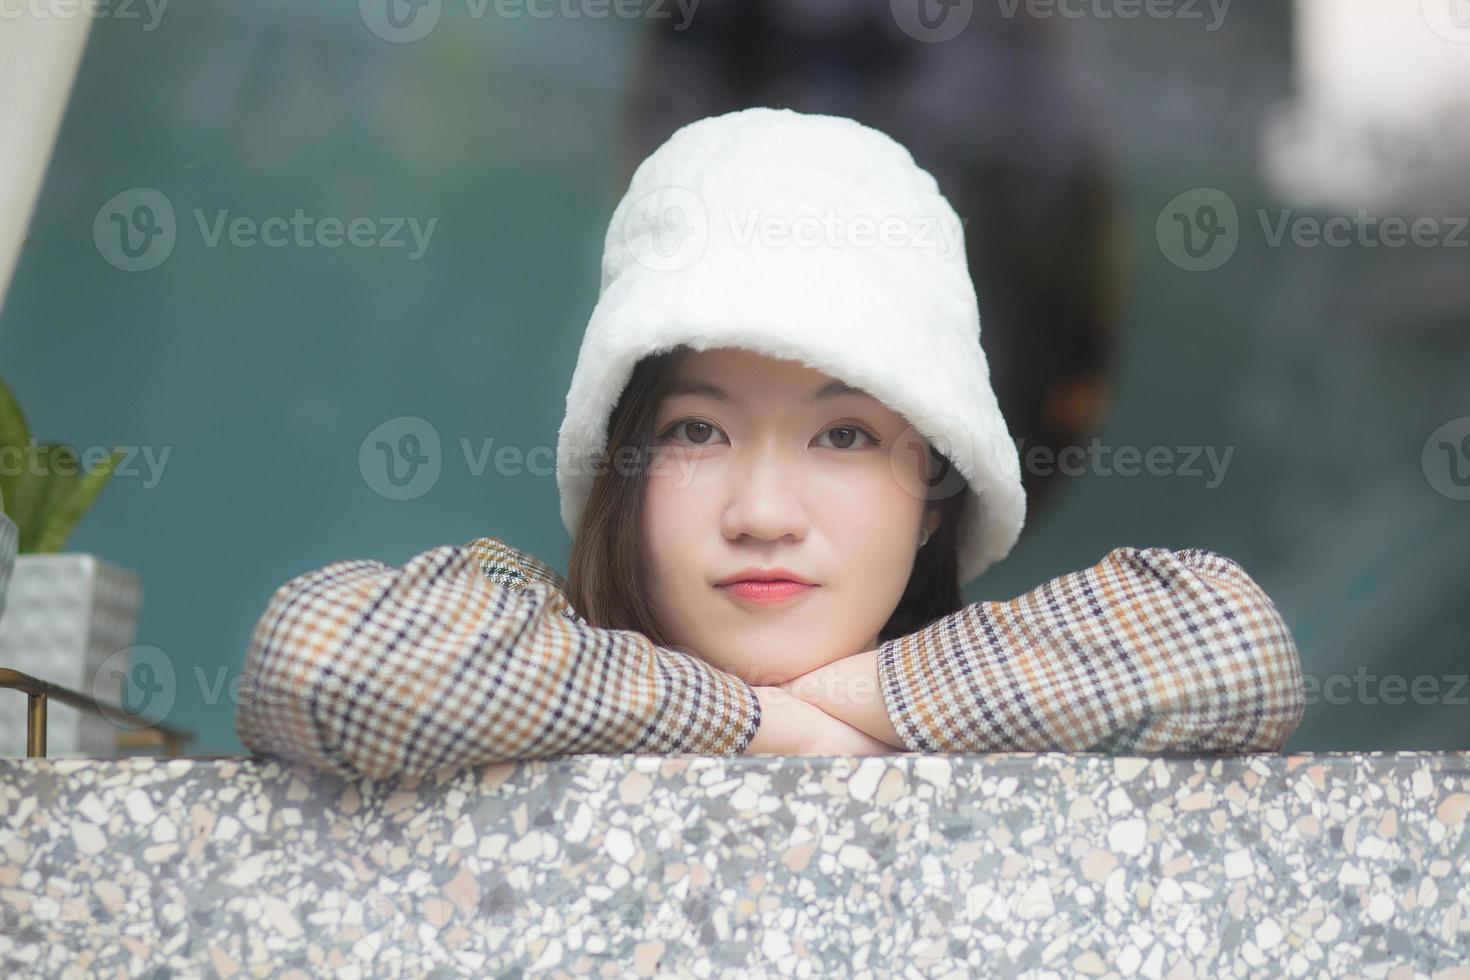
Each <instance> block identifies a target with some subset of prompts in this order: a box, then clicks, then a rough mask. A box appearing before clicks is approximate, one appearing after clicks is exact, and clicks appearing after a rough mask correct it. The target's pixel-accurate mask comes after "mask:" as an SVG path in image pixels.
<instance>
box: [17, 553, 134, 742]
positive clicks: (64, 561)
mask: <svg viewBox="0 0 1470 980" xmlns="http://www.w3.org/2000/svg"><path fill="white" fill-rule="evenodd" d="M142 599H143V591H142V586H141V583H140V582H139V580H138V575H137V573H135V572H131V571H128V570H127V569H125V568H118V567H117V566H115V565H109V564H107V563H106V562H104V561H100V560H99V559H98V558H97V557H96V556H94V555H85V554H59V555H21V556H20V557H19V558H17V559H16V560H15V570H14V572H13V573H12V575H11V578H10V590H9V596H8V598H7V599H6V601H5V606H4V610H3V612H0V667H11V668H13V669H15V670H19V671H23V672H25V673H27V674H31V675H32V676H35V677H39V678H41V679H42V680H45V681H50V682H51V683H53V684H60V685H61V686H62V687H69V688H71V689H72V690H74V691H80V692H82V693H84V694H91V693H92V691H93V687H92V682H93V677H94V675H95V674H96V671H97V668H98V667H99V666H100V665H101V664H102V662H103V661H104V660H106V659H107V658H108V657H109V656H111V655H112V654H114V653H116V652H117V651H119V650H124V649H126V648H127V647H129V646H131V645H132V642H133V634H134V631H135V629H136V628H137V622H138V607H139V605H141V603H142ZM25 717H26V698H25V695H23V694H21V693H20V692H18V691H9V690H0V757H15V756H23V755H25V748H26V745H25V729H26V726H25ZM119 731H120V729H119V728H118V727H117V726H116V725H114V724H113V723H112V722H110V721H109V720H107V719H106V718H104V717H102V716H101V715H98V714H95V713H93V712H83V711H79V710H77V709H75V708H72V707H71V706H69V705H65V704H58V703H56V702H55V701H51V702H50V703H49V704H48V705H47V720H46V735H47V737H46V754H47V755H48V756H54V757H61V756H101V757H110V756H115V755H117V754H118V753H117V735H118V732H119Z"/></svg>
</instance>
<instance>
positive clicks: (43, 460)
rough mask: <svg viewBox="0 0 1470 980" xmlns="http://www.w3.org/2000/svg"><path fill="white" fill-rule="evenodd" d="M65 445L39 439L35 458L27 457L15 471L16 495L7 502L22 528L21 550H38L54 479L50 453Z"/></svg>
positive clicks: (19, 526)
mask: <svg viewBox="0 0 1470 980" xmlns="http://www.w3.org/2000/svg"><path fill="white" fill-rule="evenodd" d="M62 448H63V447H62V446H61V444H60V443H56V442H43V443H39V444H38V445H37V447H36V449H37V451H36V454H35V456H34V458H32V457H29V456H27V457H24V458H23V460H22V465H21V467H20V472H19V473H18V474H17V475H16V479H15V497H14V499H13V501H12V502H11V503H10V504H8V505H7V506H8V507H9V508H10V516H11V519H13V520H14V521H15V524H16V527H17V529H18V530H19V531H20V541H19V550H20V553H21V554H29V553H33V552H35V551H36V550H37V546H36V545H37V542H38V541H39V540H40V538H41V514H42V512H43V511H44V510H45V507H46V495H47V493H48V492H49V484H50V483H51V481H52V480H53V479H55V477H54V476H53V474H52V469H51V457H52V455H53V454H55V453H56V452H57V451H58V450H60V449H62Z"/></svg>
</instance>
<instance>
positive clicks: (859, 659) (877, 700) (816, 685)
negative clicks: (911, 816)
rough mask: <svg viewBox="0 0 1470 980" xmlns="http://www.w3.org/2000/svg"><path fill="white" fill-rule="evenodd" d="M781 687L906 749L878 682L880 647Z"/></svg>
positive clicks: (896, 749)
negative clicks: (890, 716) (889, 713)
mask: <svg viewBox="0 0 1470 980" xmlns="http://www.w3.org/2000/svg"><path fill="white" fill-rule="evenodd" d="M780 690H783V691H785V692H786V693H788V694H790V695H791V696H792V697H795V698H798V699H800V700H802V701H805V702H806V703H807V704H809V705H811V706H813V707H815V708H817V709H818V710H820V711H822V712H823V713H824V714H826V715H828V716H829V717H832V718H835V719H837V720H838V721H841V722H842V723H843V724H845V725H847V726H848V727H850V728H855V729H857V730H858V731H860V732H863V733H865V734H866V735H868V736H869V737H870V738H872V739H873V740H874V741H877V742H879V743H881V744H883V745H887V746H888V747H889V749H890V750H891V751H894V752H903V751H906V749H905V746H904V742H903V739H901V738H900V737H899V735H898V731H897V730H896V729H894V727H893V721H892V720H891V719H890V718H889V716H888V705H887V703H886V702H885V701H884V700H883V693H882V691H881V690H880V686H879V683H878V651H877V650H866V651H864V652H862V653H858V654H854V655H853V656H851V657H844V658H843V659H841V660H837V661H834V662H832V663H830V664H827V665H826V666H825V667H818V668H817V669H816V670H813V671H810V672H808V673H805V674H802V675H801V676H800V677H793V678H792V679H791V680H789V681H787V682H785V683H784V684H781V685H780Z"/></svg>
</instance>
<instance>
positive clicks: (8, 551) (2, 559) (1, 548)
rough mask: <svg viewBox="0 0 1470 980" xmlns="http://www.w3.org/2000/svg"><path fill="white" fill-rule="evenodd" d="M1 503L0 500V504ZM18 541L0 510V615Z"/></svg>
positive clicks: (10, 522)
mask: <svg viewBox="0 0 1470 980" xmlns="http://www.w3.org/2000/svg"><path fill="white" fill-rule="evenodd" d="M3 503H4V501H3V500H0V504H3ZM19 543H20V533H19V532H18V531H17V530H16V527H15V522H14V521H12V520H11V519H10V518H9V517H7V516H5V512H4V511H0V616H4V615H5V590H6V587H8V586H9V585H10V569H11V567H12V566H13V565H14V564H15V549H16V546H17V545H18V544H19ZM0 666H4V665H3V664H0Z"/></svg>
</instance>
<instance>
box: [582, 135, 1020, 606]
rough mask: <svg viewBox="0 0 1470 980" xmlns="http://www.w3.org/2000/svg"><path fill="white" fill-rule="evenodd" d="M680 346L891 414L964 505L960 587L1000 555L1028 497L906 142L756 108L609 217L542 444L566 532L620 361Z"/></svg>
mask: <svg viewBox="0 0 1470 980" xmlns="http://www.w3.org/2000/svg"><path fill="white" fill-rule="evenodd" d="M680 344H687V345H689V346H690V347H692V348H694V349H696V350H707V349H710V348H715V347H742V348H746V349H749V350H754V351H757V352H760V353H763V354H768V355H770V356H773V357H779V358H785V359H790V360H795V361H800V362H802V363H804V364H806V365H807V366H809V367H812V368H815V369H817V370H819V371H822V372H823V373H825V374H829V375H831V376H832V377H834V378H838V379H840V380H842V381H844V382H846V383H847V384H850V385H853V386H855V387H858V388H861V389H863V390H864V391H866V392H868V393H869V394H870V395H872V396H873V397H874V398H877V399H878V400H880V401H881V402H883V403H884V404H885V405H887V406H888V407H889V408H891V409H892V410H893V411H895V412H898V413H899V414H900V415H903V416H904V417H905V418H906V419H907V420H908V422H909V423H910V424H911V425H912V426H913V427H914V429H915V430H917V431H918V432H919V433H921V434H922V435H923V436H924V437H925V438H926V439H928V440H929V442H930V444H931V445H932V446H933V447H934V448H935V449H936V450H938V451H939V452H942V453H944V454H945V456H947V457H948V458H949V459H950V461H951V462H952V463H953V464H954V468H955V470H956V471H957V472H958V474H959V476H961V477H963V479H964V481H965V482H964V484H963V487H962V489H961V485H960V484H959V483H958V481H957V480H956V482H955V485H954V488H953V490H952V491H950V492H964V493H966V494H967V495H968V498H969V499H967V500H966V502H965V507H964V508H963V512H962V517H961V520H960V528H959V571H960V581H961V584H963V583H965V582H968V581H970V580H971V579H973V578H974V577H975V576H977V575H979V574H980V573H981V572H983V571H985V570H986V569H987V568H989V567H990V566H991V565H992V564H994V563H995V562H997V561H999V560H1000V559H1001V558H1004V557H1005V556H1006V554H1007V553H1009V552H1010V550H1011V547H1012V546H1013V545H1014V544H1015V542H1016V538H1017V537H1018V536H1019V535H1020V533H1021V527H1022V525H1023V524H1024V523H1025V517H1026V495H1025V492H1024V491H1023V490H1022V487H1021V468H1020V461H1019V459H1018V455H1017V451H1016V446H1015V443H1014V442H1013V441H1012V439H1011V436H1010V433H1009V432H1008V431H1007V428H1006V423H1005V419H1004V418H1003V417H1002V416H1001V413H1000V407H999V406H998V404H997V403H996V399H995V393H994V391H993V390H992V389H991V387H990V368H989V365H988V364H987V362H986V359H985V352H984V351H983V350H982V349H981V346H980V314H979V310H978V307H977V305H976V300H975V286H974V283H973V282H972V281H971V279H970V273H969V268H968V265H967V264H966V260H965V250H964V237H963V225H962V223H961V222H960V220H959V217H958V216H957V215H956V214H955V212H954V209H953V208H952V207H951V206H950V204H949V202H948V201H947V200H946V199H945V197H944V195H943V194H941V193H940V191H939V186H938V184H937V182H936V181H935V180H934V177H933V176H932V175H930V174H929V172H928V171H926V170H924V169H923V168H921V167H919V166H918V165H917V164H916V163H914V159H913V156H912V155H911V154H910V153H909V151H908V150H907V149H905V148H904V147H903V145H902V144H900V143H898V142H896V141H895V140H894V139H893V138H891V137H890V136H888V135H887V134H885V133H882V132H879V131H878V130H875V129H872V128H870V127H868V126H864V125H862V124H861V123H858V122H856V121H855V120H852V119H848V118H845V117H842V116H828V115H817V114H809V113H801V112H796V111H793V110H791V109H774V108H765V107H757V108H751V109H742V110H740V111H737V112H730V113H726V114H724V115H720V116H710V117H707V118H704V119H699V120H696V121H695V122H692V123H689V124H688V125H686V126H684V127H683V128H681V129H679V130H678V131H677V132H675V133H674V134H673V135H672V136H670V137H669V138H668V140H667V141H665V142H664V143H663V145H662V146H660V147H659V148H658V149H656V150H655V151H654V152H653V153H652V154H650V155H649V156H648V157H647V158H646V159H645V160H644V161H643V162H642V163H641V164H640V165H639V166H638V169H637V170H636V171H635V172H634V174H633V178H632V181H631V182H630V183H629V186H628V190H627V192H626V193H625V194H624V195H623V198H622V200H621V201H619V202H618V205H617V208H616V209H615V210H614V211H613V216H612V221H611V222H610V223H609V224H608V229H607V237H606V240H605V242H604V245H603V253H602V284H601V289H600V291H599V294H598V300H597V306H596V307H595V308H594V309H593V311H592V317H591V320H590V321H589V322H588V324H587V333H586V335H585V336H584V337H583V339H582V347H581V350H580V352H579V353H578V355H577V366H576V369H575V371H574V372H573V374H572V383H571V388H570V390H569V391H568V392H567V401H566V417H565V418H564V419H563V420H562V424H561V430H560V433H559V435H558V444H557V474H556V476H557V487H558V489H559V490H560V492H561V517H562V523H563V524H565V525H566V528H567V531H568V533H570V534H573V535H575V534H576V533H577V526H578V522H579V521H580V519H581V515H582V509H583V506H584V505H585V503H586V501H587V496H588V493H589V492H590V491H591V487H592V482H593V479H594V477H595V475H596V465H597V464H596V459H597V454H599V453H601V452H602V451H603V450H604V449H605V447H606V440H607V423H608V417H609V414H610V413H611V411H612V409H613V407H614V406H615V405H616V403H617V400H618V397H619V395H620V394H621V393H622V390H623V388H624V386H625V385H626V384H627V383H628V379H629V378H630V377H631V376H632V372H633V366H634V364H635V363H636V362H637V361H638V360H639V359H640V358H642V357H644V356H645V355H648V354H654V353H660V352H663V351H667V350H669V349H671V348H673V347H676V346H678V345H680Z"/></svg>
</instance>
